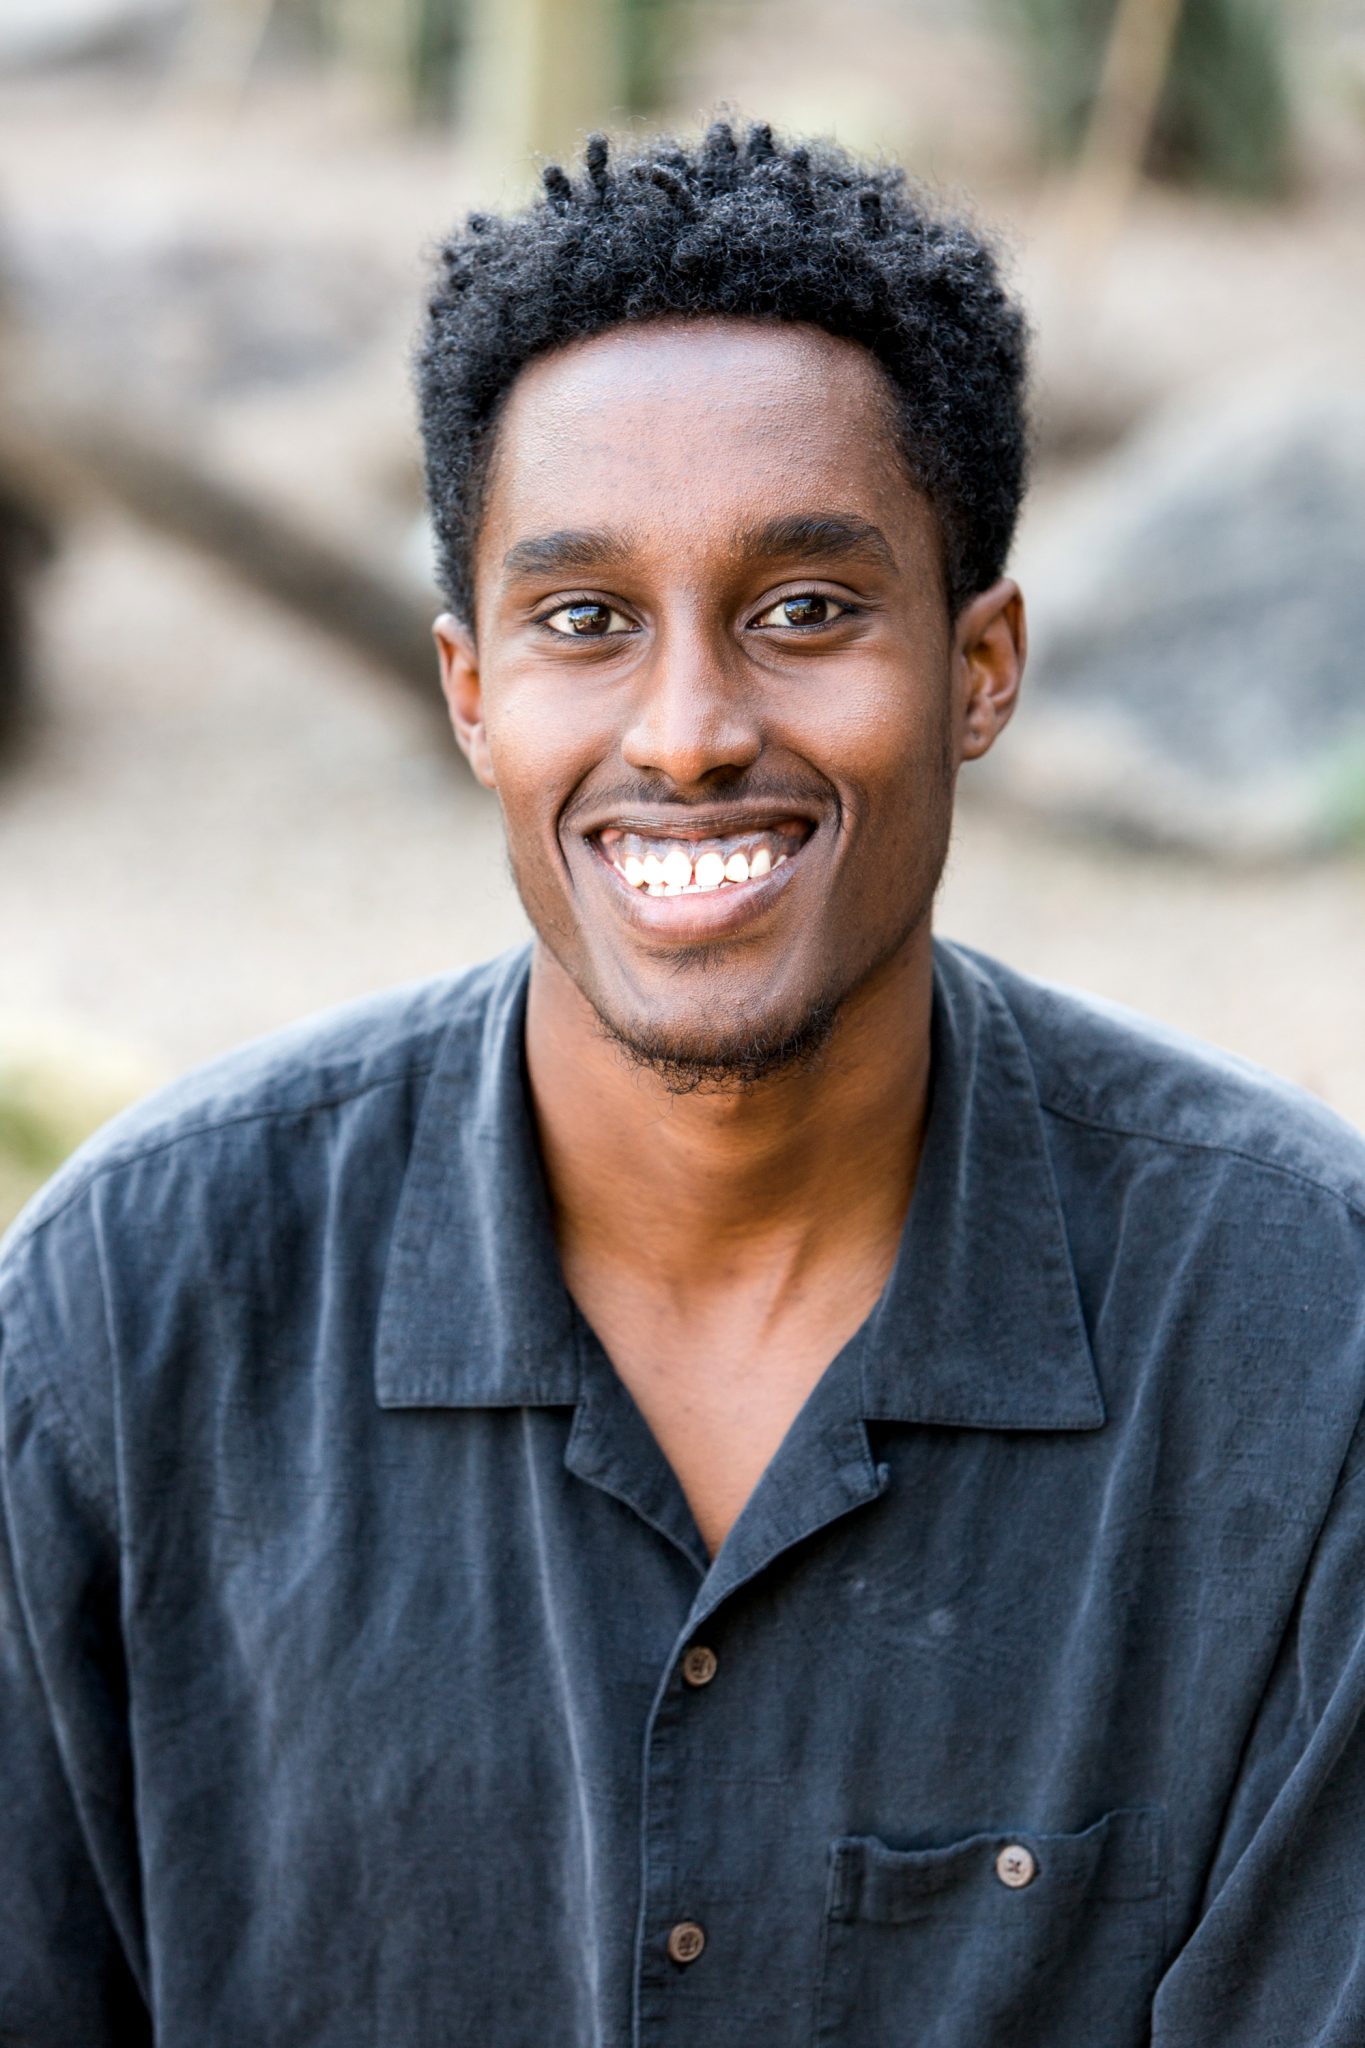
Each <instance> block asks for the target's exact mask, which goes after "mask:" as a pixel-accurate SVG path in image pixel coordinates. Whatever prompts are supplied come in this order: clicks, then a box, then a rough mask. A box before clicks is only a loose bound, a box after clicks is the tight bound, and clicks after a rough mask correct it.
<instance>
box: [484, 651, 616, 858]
mask: <svg viewBox="0 0 1365 2048" xmlns="http://www.w3.org/2000/svg"><path fill="white" fill-rule="evenodd" d="M576 680H577V679H575V678H564V679H556V681H555V683H554V684H553V685H549V686H546V687H533V686H530V685H528V684H527V683H525V682H524V681H523V682H516V683H510V684H506V685H503V684H501V683H500V682H499V681H498V680H496V679H495V681H494V683H493V686H492V687H491V688H487V687H486V689H485V698H484V730H485V735H486V738H487V744H488V755H489V760H490V762H491V764H492V768H493V776H494V780H495V782H496V784H497V789H498V795H499V797H500V798H501V801H502V807H503V814H504V817H505V818H506V820H507V827H508V832H509V836H522V835H524V834H534V835H536V836H538V837H539V838H541V839H545V838H552V837H553V836H554V834H555V830H556V825H557V822H558V818H559V814H560V812H561V810H562V809H563V807H564V805H565V803H566V802H567V801H568V799H569V798H570V797H571V796H572V795H573V793H574V791H575V790H576V789H577V788H578V786H579V784H580V783H581V782H582V780H583V778H584V777H585V776H586V775H587V774H588V773H590V772H591V770H592V768H593V766H594V765H595V764H596V763H597V762H598V761H599V760H600V759H601V758H602V745H603V735H602V734H600V733H598V732H597V731H596V730H595V722H594V720H593V718H592V716H591V710H592V700H591V695H590V693H587V692H585V691H583V690H582V688H581V687H577V688H576V687H575V683H576Z"/></svg>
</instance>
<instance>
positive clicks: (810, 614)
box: [754, 590, 852, 627]
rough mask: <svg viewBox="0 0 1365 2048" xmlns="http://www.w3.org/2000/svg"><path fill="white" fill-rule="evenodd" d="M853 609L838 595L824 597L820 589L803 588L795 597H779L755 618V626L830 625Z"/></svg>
mask: <svg viewBox="0 0 1365 2048" xmlns="http://www.w3.org/2000/svg"><path fill="white" fill-rule="evenodd" d="M851 610H852V606H851V605H846V604H841V603H840V602H839V600H838V598H837V597H822V596H821V594H820V592H819V591H818V590H803V591H800V592H798V594H797V595H796V596H795V597H783V598H779V599H778V601H777V603H776V604H774V605H770V606H769V607H768V609H767V611H766V612H762V613H760V614H759V616H758V618H756V619H755V620H754V624H755V626H798V627H799V626H830V625H833V623H834V621H835V620H836V619H839V618H842V617H843V616H844V614H845V613H846V612H849V611H851Z"/></svg>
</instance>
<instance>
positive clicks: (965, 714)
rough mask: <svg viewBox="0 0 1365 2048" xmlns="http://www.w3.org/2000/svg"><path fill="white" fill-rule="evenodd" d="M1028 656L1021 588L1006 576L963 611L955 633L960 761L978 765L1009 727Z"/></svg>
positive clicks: (977, 595)
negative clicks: (999, 735) (975, 762)
mask: <svg viewBox="0 0 1365 2048" xmlns="http://www.w3.org/2000/svg"><path fill="white" fill-rule="evenodd" d="M1027 654H1028V626H1027V622H1026V620H1025V618H1024V600H1023V596H1022V594H1021V593H1020V589H1019V585H1018V584H1017V583H1015V582H1014V581H1013V580H1012V578H1010V577H1008V576H1002V577H1001V579H1000V581H999V582H998V583H993V584H992V585H991V587H990V589H989V590H980V591H978V592H977V594H976V596H975V597H974V598H972V599H970V601H969V602H968V603H967V604H965V605H964V606H963V607H962V610H961V611H960V612H959V613H958V616H957V621H956V624H955V625H954V628H953V671H954V675H955V677H956V680H957V684H958V696H957V701H958V707H959V718H960V723H959V725H958V736H957V747H958V754H957V757H958V761H959V762H962V761H976V760H979V758H980V757H981V755H982V754H984V753H986V752H987V751H988V749H989V748H990V747H991V745H992V744H993V743H994V740H995V737H996V735H997V734H998V733H999V732H1000V731H1001V730H1002V729H1003V728H1004V727H1005V726H1006V725H1008V723H1009V720H1010V716H1011V714H1012V712H1013V710H1014V707H1015V704H1016V702H1017V701H1018V697H1019V685H1020V682H1021V681H1022V679H1023V674H1024V660H1025V657H1026V656H1027Z"/></svg>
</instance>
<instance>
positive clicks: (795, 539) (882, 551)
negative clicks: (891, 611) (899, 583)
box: [739, 512, 896, 569]
mask: <svg viewBox="0 0 1365 2048" xmlns="http://www.w3.org/2000/svg"><path fill="white" fill-rule="evenodd" d="M739 549H740V551H741V552H742V553H743V554H746V555H758V556H763V557H765V558H766V557H771V556H774V555H788V556H791V555H796V556H801V557H803V558H806V559H809V558H810V557H811V556H820V557H822V558H823V559H825V560H828V559H829V558H830V557H837V558H838V559H839V560H840V561H843V562H851V561H861V562H870V563H871V564H872V565H873V566H874V567H875V568H878V569H893V568H894V567H895V565H896V558H895V556H894V554H893V553H892V551H891V543H890V541H888V539H887V537H886V535H885V534H884V533H883V532H882V530H881V528H880V526H874V525H873V524H872V521H871V520H870V519H856V518H854V517H853V515H852V514H851V513H847V512H796V513H792V514H789V515H788V516H787V517H786V518H785V519H771V520H769V521H768V522H767V523H766V524H765V525H763V526H752V527H749V528H747V529H746V531H745V532H744V533H742V534H741V535H740V536H739Z"/></svg>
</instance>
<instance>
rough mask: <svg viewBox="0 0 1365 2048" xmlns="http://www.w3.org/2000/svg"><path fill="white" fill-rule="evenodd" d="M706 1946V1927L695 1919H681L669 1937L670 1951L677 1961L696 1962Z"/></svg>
mask: <svg viewBox="0 0 1365 2048" xmlns="http://www.w3.org/2000/svg"><path fill="white" fill-rule="evenodd" d="M705 1947H706V1932H705V1929H704V1928H701V1927H698V1925H697V1923H696V1921H695V1920H680V1921H679V1922H678V1924H677V1926H676V1927H675V1928H673V1930H672V1931H671V1933H670V1934H669V1937H668V1953H669V1954H670V1955H671V1956H672V1958H673V1960H674V1962H675V1963H695V1962H696V1960H697V1957H698V1956H699V1955H700V1954H701V1952H702V1950H703V1949H704V1948H705Z"/></svg>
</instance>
